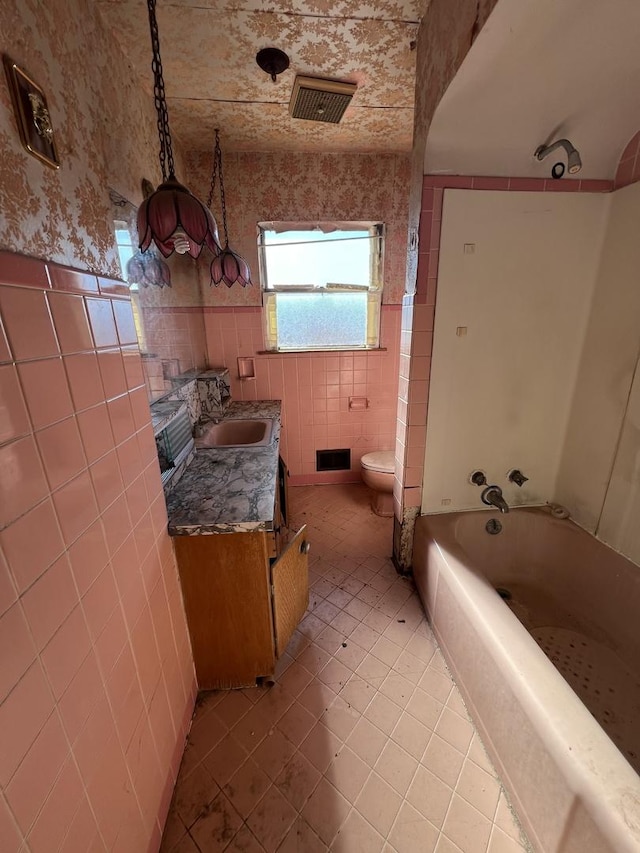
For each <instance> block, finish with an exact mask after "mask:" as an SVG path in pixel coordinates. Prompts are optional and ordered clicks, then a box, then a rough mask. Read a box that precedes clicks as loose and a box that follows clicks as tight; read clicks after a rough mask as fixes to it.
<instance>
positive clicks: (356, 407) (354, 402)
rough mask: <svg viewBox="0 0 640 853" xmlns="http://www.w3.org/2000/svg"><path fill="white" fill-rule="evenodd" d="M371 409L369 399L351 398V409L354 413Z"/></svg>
mask: <svg viewBox="0 0 640 853" xmlns="http://www.w3.org/2000/svg"><path fill="white" fill-rule="evenodd" d="M368 408H369V400H368V398H367V397H349V409H350V410H353V411H362V410H363V409H368Z"/></svg>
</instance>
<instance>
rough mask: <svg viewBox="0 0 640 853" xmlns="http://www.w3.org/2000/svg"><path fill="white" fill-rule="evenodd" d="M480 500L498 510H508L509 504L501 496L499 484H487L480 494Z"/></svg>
mask: <svg viewBox="0 0 640 853" xmlns="http://www.w3.org/2000/svg"><path fill="white" fill-rule="evenodd" d="M480 500H481V501H482V503H483V504H486V505H487V506H494V507H495V508H496V509H499V510H500V512H509V504H508V503H507V502H506V501H505V499H504V498H503V497H502V489H501V488H500V486H487V488H486V489H484V490H483V492H482V494H481V495H480Z"/></svg>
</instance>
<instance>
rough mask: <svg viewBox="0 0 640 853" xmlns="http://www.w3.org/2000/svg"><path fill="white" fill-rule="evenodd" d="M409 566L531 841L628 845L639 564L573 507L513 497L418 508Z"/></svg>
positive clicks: (634, 809) (638, 788) (544, 849)
mask: <svg viewBox="0 0 640 853" xmlns="http://www.w3.org/2000/svg"><path fill="white" fill-rule="evenodd" d="M490 519H495V520H498V521H499V522H500V523H501V524H502V531H501V532H500V533H499V534H497V535H490V534H489V533H487V531H486V529H485V525H486V524H487V522H488V521H489V520H490ZM413 571H414V577H415V582H416V585H417V587H418V590H419V593H420V596H421V598H422V601H423V604H424V606H425V609H426V610H427V612H428V615H429V618H430V620H431V624H432V626H433V629H434V632H435V634H436V637H437V639H438V641H439V643H440V647H441V649H442V652H443V654H444V656H445V658H446V660H447V663H448V665H449V667H450V669H451V671H452V673H453V676H454V678H455V679H456V681H457V683H458V686H459V687H460V690H461V691H462V694H463V696H464V698H465V701H466V703H467V707H468V709H469V713H470V714H471V716H472V717H473V719H474V722H475V723H476V725H477V727H478V729H479V731H480V734H481V736H482V738H483V740H484V743H485V745H486V747H487V749H488V751H489V754H490V756H491V758H492V759H493V761H494V763H495V765H496V769H497V770H498V772H499V774H500V776H501V778H502V781H503V783H504V785H505V788H506V789H507V792H508V793H509V795H510V798H511V801H512V803H513V806H514V808H515V810H516V812H517V814H518V816H519V818H520V820H521V823H522V826H523V828H524V830H525V832H526V833H527V835H528V837H529V840H530V841H531V843H532V845H533V847H534V849H535V850H536V851H540V853H605V851H607V853H627V851H628V852H629V853H632V851H633V852H634V853H638V851H640V777H639V776H638V774H637V773H636V770H634V768H633V767H632V766H631V763H630V762H633V763H634V764H635V766H636V768H638V767H640V755H638V753H639V752H640V749H639V748H638V744H637V741H639V740H640V707H637V706H636V704H635V703H636V701H637V700H638V696H640V692H639V691H640V569H639V568H638V567H637V566H635V565H634V564H633V563H631V562H629V561H628V560H626V559H625V558H624V557H622V556H620V555H619V554H616V553H615V552H614V551H612V550H611V549H609V548H607V547H606V546H605V545H603V544H602V543H600V542H598V540H596V539H595V538H594V537H592V536H590V535H589V534H588V533H585V532H584V531H583V530H581V529H580V528H579V527H577V526H576V525H575V524H573V523H572V522H571V521H566V520H558V519H555V518H552V517H551V516H550V515H549V514H548V513H546V512H545V511H544V510H535V509H518V510H515V511H512V512H510V513H509V514H507V515H500V514H499V513H498V512H495V511H493V510H491V511H486V512H484V511H482V512H461V513H450V514H446V515H431V516H422V517H421V518H419V519H418V520H417V522H416V530H415V539H414V556H413ZM496 588H500V589H501V594H499V593H498V592H496ZM501 595H502V596H504V598H502V597H501ZM516 614H517V615H516ZM520 620H522V621H520ZM523 623H524V625H526V626H527V627H526V628H525V627H524V625H523ZM551 659H553V660H554V662H555V663H556V666H558V667H559V668H560V669H561V670H562V671H563V672H564V673H565V675H566V676H567V678H569V679H570V680H571V683H572V684H573V686H574V687H575V688H576V690H579V691H580V692H581V693H582V696H583V699H584V700H585V701H586V702H587V703H588V704H589V705H590V707H591V709H592V710H591V711H590V710H589V709H588V708H587V707H586V705H585V704H584V702H583V701H582V699H581V698H579V696H578V695H577V693H576V692H574V690H573V689H572V687H571V686H569V683H568V682H567V681H566V680H565V678H564V677H563V675H561V674H560V671H559V670H558V669H557V668H556V666H554V664H553V663H552V662H551ZM622 694H624V695H622ZM634 708H635V715H634ZM605 712H606V713H605ZM592 713H593V714H597V716H598V717H599V718H600V719H602V721H603V724H604V725H605V726H607V728H608V730H609V732H610V733H611V738H610V737H609V735H608V734H607V733H606V732H605V730H604V728H603V727H602V726H601V725H600V724H599V723H598V722H597V720H596V719H595V717H594V716H593V715H592ZM630 715H631V716H630ZM612 738H615V739H616V741H617V742H618V745H619V747H620V748H618V746H616V744H615V743H614V742H613V740H612ZM623 753H624V754H623ZM625 756H626V757H625ZM627 758H628V759H629V760H627Z"/></svg>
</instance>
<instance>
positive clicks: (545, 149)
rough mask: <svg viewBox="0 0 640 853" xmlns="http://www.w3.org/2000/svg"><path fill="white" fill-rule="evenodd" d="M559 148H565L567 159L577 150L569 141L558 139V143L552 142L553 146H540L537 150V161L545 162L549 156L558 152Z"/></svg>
mask: <svg viewBox="0 0 640 853" xmlns="http://www.w3.org/2000/svg"><path fill="white" fill-rule="evenodd" d="M558 148H564V151H565V154H566V155H567V157H568V156H569V154H571V152H572V151H575V150H576V149H575V148H574V146H573V145H572V144H571V143H570V142H569V140H568V139H558V140H556V142H552V143H551V145H540V146H539V147H538V148H536V150H535V157H536V159H537V160H544V158H545V157H548V156H549V154H553V152H554V151H557V150H558Z"/></svg>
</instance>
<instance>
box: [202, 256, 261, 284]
mask: <svg viewBox="0 0 640 853" xmlns="http://www.w3.org/2000/svg"><path fill="white" fill-rule="evenodd" d="M223 281H224V283H225V284H226V285H227V287H231V286H232V285H234V284H235V283H236V282H237V283H238V284H241V285H242V286H243V287H246V286H247V285H248V284H251V272H250V270H249V264H248V263H247V262H246V261H245V259H244V258H243V257H242V256H241V255H238V254H237V253H236V252H234V251H233V250H232V249H230V248H229V247H228V246H226V247H225V248H224V249H223V250H222V251H221V252H220V254H219V255H216V257H215V258H214V259H213V260H212V261H211V283H212V284H214V285H215V286H216V287H217V286H218V285H219V284H220V283H221V282H223Z"/></svg>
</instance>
